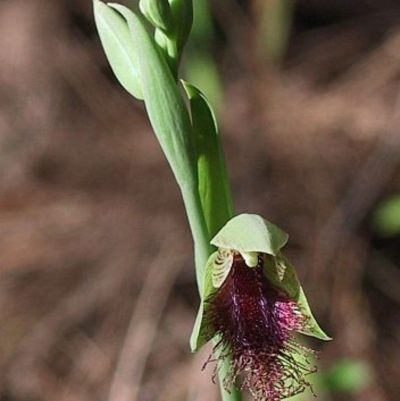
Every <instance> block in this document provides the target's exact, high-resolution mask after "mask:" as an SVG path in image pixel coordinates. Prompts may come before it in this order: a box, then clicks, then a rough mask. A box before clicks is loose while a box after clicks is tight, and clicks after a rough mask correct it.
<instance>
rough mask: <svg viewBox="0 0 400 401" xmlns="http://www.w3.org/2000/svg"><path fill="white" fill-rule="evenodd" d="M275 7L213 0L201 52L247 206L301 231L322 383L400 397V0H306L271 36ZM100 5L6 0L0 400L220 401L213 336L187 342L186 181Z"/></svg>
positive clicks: (190, 284) (0, 41) (368, 398)
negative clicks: (118, 69)
mask: <svg viewBox="0 0 400 401" xmlns="http://www.w3.org/2000/svg"><path fill="white" fill-rule="evenodd" d="M195 1H196V0H195ZM197 1H198V2H199V1H200V0H197ZM125 3H129V2H125ZM132 3H133V2H131V4H132ZM271 4H272V6H273V5H274V2H273V1H271V0H265V2H263V1H262V0H260V1H258V2H257V1H252V2H250V1H241V2H239V1H236V2H235V1H233V0H229V1H228V0H214V1H213V2H212V4H211V10H210V12H211V17H212V19H211V20H209V22H210V21H211V23H212V24H213V27H214V28H213V30H212V31H209V32H208V36H207V34H206V35H204V34H203V36H201V35H202V34H201V33H200V34H199V33H198V32H197V35H199V36H198V37H197V42H196V37H195V38H194V40H193V42H192V44H191V45H190V46H191V47H190V50H189V52H191V54H196V51H197V48H196V46H199V47H198V49H199V50H198V51H199V53H198V54H202V53H201V52H204V54H207V55H208V57H209V60H211V61H210V63H211V65H212V66H214V67H215V70H218V71H219V83H220V85H221V87H223V88H224V89H223V93H210V96H211V97H213V96H214V98H215V99H217V98H219V99H221V97H222V96H223V99H224V100H223V101H222V103H221V104H220V107H219V111H220V112H219V116H220V125H221V128H222V131H223V134H224V143H225V146H226V153H227V158H228V164H229V166H228V167H229V171H230V175H231V177H232V185H233V189H234V195H235V203H236V207H237V211H238V212H244V211H248V212H254V213H259V214H261V215H263V216H265V217H267V218H268V219H270V220H272V221H274V222H276V223H277V224H279V225H280V226H281V227H283V228H284V229H285V230H286V231H288V232H289V233H290V235H291V242H290V245H289V247H288V250H287V252H288V254H289V256H290V257H291V259H292V261H293V262H294V263H295V264H296V265H297V266H298V271H299V275H300V278H301V279H302V282H303V284H304V287H305V289H306V291H307V293H308V296H309V299H310V303H311V305H312V306H313V309H314V311H315V314H316V316H317V317H318V319H319V320H320V322H321V324H322V326H323V327H324V328H325V329H326V331H327V332H328V333H329V334H331V335H332V336H333V337H334V341H333V342H331V343H327V344H320V343H319V342H315V346H316V347H317V348H320V347H322V348H323V349H322V353H321V360H320V372H321V374H320V375H319V378H320V380H321V381H322V384H320V390H317V393H318V395H319V397H318V399H321V400H331V401H333V400H335V401H336V400H338V401H340V400H351V401H353V400H354V401H361V400H362V401H396V400H399V399H400V390H399V387H400V386H399V377H400V368H399V366H400V327H399V323H398V322H399V303H400V281H399V278H400V272H399V265H400V242H399V240H400V236H399V235H398V234H395V235H390V236H382V235H381V234H380V233H379V232H378V231H377V229H376V228H375V226H374V224H373V216H374V213H375V211H376V210H377V209H378V208H379V207H380V205H381V204H382V202H384V201H385V199H387V198H389V197H390V196H392V195H394V194H396V193H398V192H399V189H400V178H399V172H400V102H399V88H400V86H399V78H400V4H399V2H398V1H395V0H392V1H390V0H381V1H379V2H373V1H367V0H363V1H362V0H352V1H344V0H343V1H339V0H336V1H333V0H319V1H316V0H299V1H298V2H297V3H293V4H291V5H289V6H288V7H291V6H293V7H291V8H288V9H287V10H286V11H287V12H289V14H288V15H289V19H288V20H286V22H287V23H288V24H287V28H285V29H286V30H284V32H283V33H284V34H287V35H286V39H285V38H284V39H283V41H282V42H281V43H280V45H279V44H278V47H279V49H278V50H279V51H278V52H275V53H274V52H273V51H267V50H266V48H267V45H268V43H269V42H268V41H269V37H264V36H262V35H263V32H268V29H269V27H270V26H271V25H268V23H267V24H266V25H265V24H264V22H263V21H262V19H261V18H260V15H263V16H265V15H267V16H268V12H269V11H268V10H266V8H264V7H265V6H266V5H271ZM275 5H276V4H275ZM272 6H271V7H272ZM91 7H92V5H91V1H90V0H69V1H62V0H53V1H51V0H29V1H28V0H8V1H6V0H2V1H1V2H0V191H1V192H0V261H1V262H0V267H1V270H0V274H1V280H0V321H1V324H0V400H1V401H71V400H77V401H79V400H85V401H96V400H99V401H103V400H107V401H128V400H129V401H139V400H140V401H153V400H163V401H170V400H171V401H172V400H174V401H180V400H186V399H189V400H191V401H200V400H201V401H208V400H210V401H211V400H216V399H217V397H218V395H217V394H218V393H217V388H216V386H215V385H213V384H212V382H211V380H210V374H211V372H210V369H208V370H207V371H206V372H201V367H202V364H203V362H204V361H205V359H206V358H207V355H208V353H209V351H210V349H209V348H208V349H205V350H203V351H202V352H201V353H200V354H199V355H195V356H193V355H190V352H189V348H188V338H189V335H190V331H191V326H192V324H193V321H194V316H195V311H196V307H197V294H196V287H195V283H194V274H193V260H192V244H191V238H190V234H189V232H188V227H187V223H186V219H185V216H184V211H183V207H182V202H181V199H180V194H179V192H178V189H177V186H176V184H175V183H174V180H173V177H172V175H171V173H170V171H169V169H168V167H167V164H166V162H165V160H164V158H163V155H162V154H161V152H160V149H159V147H158V144H157V143H156V140H155V138H154V137H153V134H152V132H151V130H150V128H149V125H148V122H147V119H146V115H145V113H144V110H143V107H142V105H141V104H140V103H138V102H136V101H135V100H134V99H133V98H130V97H129V96H128V95H127V94H126V93H125V92H124V91H123V89H121V88H120V86H119V85H118V84H117V83H116V82H115V79H114V78H113V76H112V74H111V72H110V70H109V67H108V64H107V62H106V60H105V58H104V55H103V52H102V49H101V46H100V43H99V40H98V37H97V34H96V32H95V28H94V23H93V18H92V9H91ZM267 20H268V18H267ZM265 27H266V29H265V30H263V29H262V28H265ZM281 27H282V26H281ZM200 31H201V29H200ZM278 31H279V28H278ZM278 31H276V30H275V32H278ZM210 32H211V33H210ZM195 34H196V33H195ZM283 36H285V35H283ZM205 37H209V38H211V39H210V40H211V43H210V42H208V44H207V45H205V46H204V43H203V47H202V48H201V43H202V40H204V38H205ZM199 38H200V39H199ZM201 38H203V39H201ZM260 38H264V39H265V42H264V41H263V40H260ZM207 46H208V47H207ZM260 49H261V50H260ZM205 57H206V56H205ZM212 63H214V64H212ZM186 66H187V67H186V68H187V69H186V74H187V75H191V74H192V75H193V76H195V73H194V72H193V71H195V66H190V63H189V61H188V62H187V64H186ZM205 71H206V70H203V73H204V75H207V74H206V73H205ZM211 71H213V69H212V68H211V69H210V75H211ZM184 74H185V72H184ZM217 77H218V76H217ZM215 88H216V86H215V85H214V89H215ZM215 91H216V89H215ZM313 344H314V343H313ZM335 375H336V376H335ZM346 380H347V381H348V382H349V383H347V384H346ZM188 397H189V398H188ZM308 398H309V399H313V397H312V396H311V395H310V396H308V397H305V398H303V400H305V399H308Z"/></svg>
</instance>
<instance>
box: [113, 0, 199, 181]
mask: <svg viewBox="0 0 400 401" xmlns="http://www.w3.org/2000/svg"><path fill="white" fill-rule="evenodd" d="M110 6H111V7H113V8H115V9H116V10H117V11H118V12H120V13H121V14H122V15H123V16H124V18H125V19H126V20H127V22H128V27H129V30H130V33H131V38H132V42H133V44H134V46H135V48H136V49H137V54H139V55H140V57H138V67H139V73H140V79H141V82H142V89H143V99H144V101H145V106H146V110H147V114H148V116H149V119H150V122H151V125H152V127H153V129H154V132H155V134H156V136H157V139H158V141H159V142H160V145H161V147H162V149H163V151H164V153H165V155H166V157H167V160H168V162H169V164H170V166H171V168H172V171H173V172H174V175H175V178H176V180H177V182H178V184H179V185H180V186H181V187H183V186H186V187H193V186H194V185H197V183H195V182H194V178H195V177H196V176H197V174H196V167H195V164H194V147H193V145H192V142H191V141H192V138H191V135H190V134H191V129H192V127H191V124H190V119H189V113H188V110H187V109H186V106H185V103H184V101H183V98H182V96H181V94H180V92H179V89H178V86H177V85H176V82H175V80H174V77H173V76H172V73H171V71H170V69H169V67H168V65H167V62H166V60H165V58H164V56H163V55H162V54H161V51H160V49H159V47H158V45H157V44H156V43H155V41H154V38H153V37H152V36H151V35H150V33H149V32H148V30H147V29H146V26H145V24H144V22H143V20H142V18H140V17H139V16H138V15H136V14H134V13H133V12H132V11H131V10H129V9H128V8H127V7H125V6H122V5H119V4H110Z"/></svg>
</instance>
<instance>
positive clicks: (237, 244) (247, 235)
mask: <svg viewBox="0 0 400 401" xmlns="http://www.w3.org/2000/svg"><path fill="white" fill-rule="evenodd" d="M288 238H289V236H288V235H287V234H286V233H285V232H284V231H283V230H281V229H280V228H279V227H277V226H276V225H274V224H272V223H271V222H269V221H268V220H265V219H263V218H262V217H261V216H258V215H256V214H241V215H239V216H235V217H234V218H233V219H231V220H229V221H228V223H226V224H225V226H224V227H223V228H222V229H221V230H220V231H219V232H218V234H217V235H216V236H215V237H214V238H213V239H212V240H211V244H212V245H214V246H216V247H218V248H225V249H233V250H235V251H238V252H240V253H242V252H260V253H266V254H268V255H274V256H275V255H277V254H278V252H279V250H280V249H281V248H282V247H283V246H284V245H285V244H286V242H287V241H288Z"/></svg>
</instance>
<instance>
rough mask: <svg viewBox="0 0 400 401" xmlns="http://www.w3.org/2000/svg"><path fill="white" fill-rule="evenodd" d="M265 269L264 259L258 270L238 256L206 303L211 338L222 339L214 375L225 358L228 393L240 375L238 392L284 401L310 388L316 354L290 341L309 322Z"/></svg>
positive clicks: (216, 346)
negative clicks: (311, 359)
mask: <svg viewBox="0 0 400 401" xmlns="http://www.w3.org/2000/svg"><path fill="white" fill-rule="evenodd" d="M262 269H263V258H262V257H260V258H259V262H258V265H257V267H255V268H249V267H248V266H247V265H246V264H245V261H244V260H243V258H242V257H241V256H240V255H239V254H237V255H235V256H234V260H233V265H232V267H231V271H230V273H229V275H228V277H227V278H226V280H225V282H224V283H223V285H222V286H221V287H220V288H219V290H218V291H217V292H216V293H215V294H214V295H212V296H211V297H210V298H209V299H208V300H207V307H206V314H205V319H206V322H207V335H208V337H209V339H211V338H214V337H215V336H217V339H218V340H217V341H218V342H217V344H216V345H215V347H214V354H215V355H217V362H218V364H217V366H216V370H215V372H214V374H216V372H217V370H218V366H219V365H220V363H221V362H222V360H223V359H224V358H225V357H226V356H228V355H230V356H231V358H232V362H231V366H230V371H229V372H228V375H227V377H225V379H224V386H225V388H226V389H227V390H228V391H229V389H230V388H231V386H232V385H235V383H236V382H237V380H236V379H237V378H238V376H239V375H240V376H242V377H241V379H242V382H241V385H240V388H241V389H248V390H250V392H251V393H252V395H253V396H254V398H255V399H256V400H257V401H262V400H268V401H280V400H282V399H284V398H287V397H291V396H293V395H296V394H298V393H301V392H302V391H304V390H305V389H306V388H307V387H311V386H310V384H309V383H308V381H307V380H306V376H307V374H309V373H312V372H314V371H315V368H312V367H310V366H309V363H308V361H307V355H308V354H310V353H313V351H312V350H309V349H307V348H305V347H303V346H301V345H299V344H298V343H297V342H296V341H295V340H294V339H293V337H291V335H290V333H289V331H292V330H300V331H301V330H302V329H303V328H304V327H306V325H307V321H306V319H305V318H304V317H303V316H302V315H301V314H300V312H299V310H298V307H297V305H296V303H295V302H294V301H292V300H290V299H288V297H287V296H285V294H283V293H282V292H280V291H279V290H278V289H277V288H275V287H273V286H272V285H271V284H270V283H269V282H268V281H267V279H266V278H265V276H264V274H263V271H262ZM295 354H297V357H296V356H295ZM210 361H211V358H209V360H208V362H210ZM208 362H207V363H208ZM207 363H206V365H207Z"/></svg>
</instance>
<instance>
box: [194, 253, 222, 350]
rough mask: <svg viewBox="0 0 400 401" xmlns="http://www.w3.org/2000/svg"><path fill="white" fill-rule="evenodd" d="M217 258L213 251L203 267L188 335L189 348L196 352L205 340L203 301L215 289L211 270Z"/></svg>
mask: <svg viewBox="0 0 400 401" xmlns="http://www.w3.org/2000/svg"><path fill="white" fill-rule="evenodd" d="M217 259H218V252H214V253H213V254H212V255H211V256H210V257H209V258H208V261H207V265H206V267H205V269H204V285H203V291H202V293H201V294H200V297H201V299H200V307H199V310H198V312H197V317H196V321H195V323H194V326H193V330H192V334H191V336H190V349H191V350H192V352H196V351H197V350H199V349H200V348H201V347H202V346H203V345H204V344H205V343H206V342H207V339H206V338H205V332H204V319H203V317H204V306H205V301H206V300H207V299H208V298H209V297H210V296H211V295H212V294H213V293H214V292H215V291H216V290H217V288H215V287H214V285H213V270H214V267H215V266H216V264H217Z"/></svg>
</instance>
